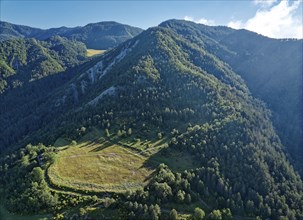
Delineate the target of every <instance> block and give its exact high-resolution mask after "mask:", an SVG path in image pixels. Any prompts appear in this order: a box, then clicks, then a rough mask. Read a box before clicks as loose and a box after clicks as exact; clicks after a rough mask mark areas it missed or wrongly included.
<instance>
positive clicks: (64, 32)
mask: <svg viewBox="0 0 303 220" xmlns="http://www.w3.org/2000/svg"><path fill="white" fill-rule="evenodd" d="M0 30H1V33H0V41H1V40H5V39H9V38H12V37H22V38H36V39H38V40H46V39H48V38H50V37H52V36H55V35H59V36H61V37H66V38H68V39H72V40H78V41H81V42H83V43H85V44H86V46H87V47H88V48H90V49H102V50H104V49H109V48H112V47H114V46H117V45H118V44H119V43H122V42H123V41H125V40H127V39H130V38H131V37H133V36H135V35H137V34H139V33H140V32H142V29H140V28H137V27H132V26H129V25H125V24H120V23H118V22H114V21H103V22H97V23H90V24H87V25H85V26H77V27H59V28H49V29H40V28H32V27H29V26H25V25H16V24H11V23H8V22H4V21H1V22H0Z"/></svg>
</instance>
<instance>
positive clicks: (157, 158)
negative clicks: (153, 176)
mask: <svg viewBox="0 0 303 220" xmlns="http://www.w3.org/2000/svg"><path fill="white" fill-rule="evenodd" d="M161 163H164V164H166V165H167V166H168V167H169V168H170V169H171V170H172V171H173V172H183V171H185V170H190V169H194V168H196V167H197V166H198V165H199V162H198V161H197V159H196V158H195V157H194V156H193V155H191V154H189V153H186V152H181V151H179V150H177V149H173V148H169V147H167V148H163V149H161V150H159V151H158V152H157V153H155V154H153V155H151V156H150V157H149V158H148V159H147V160H146V161H145V162H144V164H143V167H145V168H148V169H156V168H157V167H158V166H159V165H160V164H161Z"/></svg>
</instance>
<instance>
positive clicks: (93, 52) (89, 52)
mask: <svg viewBox="0 0 303 220" xmlns="http://www.w3.org/2000/svg"><path fill="white" fill-rule="evenodd" d="M105 51H106V50H95V49H87V51H86V56H88V57H92V56H95V55H99V54H103V53H104V52H105Z"/></svg>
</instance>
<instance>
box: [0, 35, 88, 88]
mask: <svg viewBox="0 0 303 220" xmlns="http://www.w3.org/2000/svg"><path fill="white" fill-rule="evenodd" d="M0 48H1V49H0V62H1V63H0V93H3V92H4V91H5V90H7V89H12V88H17V87H20V86H22V85H23V84H26V83H29V82H32V81H34V80H38V79H41V78H43V77H45V76H48V75H51V74H55V73H58V72H62V71H64V70H66V68H70V67H73V66H74V65H76V64H79V63H80V62H83V61H84V60H85V59H86V47H85V45H84V44H83V43H80V42H77V41H69V40H67V39H66V38H61V37H58V36H56V37H52V38H49V39H48V40H46V41H37V40H35V39H11V40H6V41H2V42H0Z"/></svg>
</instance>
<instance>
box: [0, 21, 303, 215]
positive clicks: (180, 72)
mask: <svg viewBox="0 0 303 220" xmlns="http://www.w3.org/2000/svg"><path fill="white" fill-rule="evenodd" d="M78 40H79V39H78ZM24 41H29V42H38V43H39V44H41V45H42V46H43V48H46V49H47V50H49V51H52V50H54V51H56V53H55V52H54V53H55V54H57V56H60V53H59V52H58V51H60V49H59V48H66V47H67V46H66V45H68V48H69V49H68V50H63V51H65V52H63V53H62V54H67V55H69V56H66V55H64V56H63V57H64V58H63V57H62V58H59V59H58V63H59V61H60V62H61V63H60V65H61V64H62V65H64V67H63V66H61V67H62V73H58V74H55V75H51V74H49V75H46V76H45V77H44V78H43V79H41V80H29V79H27V80H29V81H32V82H31V83H28V84H26V83H25V84H24V86H21V87H18V88H17V89H14V90H12V91H8V92H7V93H6V94H4V95H1V96H0V99H1V100H2V102H1V103H2V104H1V105H2V106H1V109H3V110H1V116H0V121H1V127H0V132H1V133H2V134H3V137H1V138H0V144H1V146H0V147H1V151H2V157H1V160H0V172H1V175H0V176H1V178H0V184H1V188H3V189H4V190H3V192H2V194H3V195H4V196H3V198H5V205H6V207H7V208H8V209H9V210H10V211H12V212H17V213H28V214H32V213H43V212H51V213H55V215H54V218H55V219H60V218H64V217H63V216H65V217H70V216H73V215H77V216H78V217H80V216H85V215H86V216H88V217H91V218H98V217H99V218H100V216H109V217H110V218H122V219H159V218H160V219H168V218H169V219H178V218H181V217H182V218H185V219H188V218H193V219H233V218H234V219H245V218H254V219H255V218H256V219H302V218H303V212H302V210H303V184H302V178H301V177H300V175H299V174H298V171H301V170H300V165H301V164H302V161H300V160H299V159H300V157H301V156H302V147H301V146H302V145H300V143H302V139H301V136H300V134H301V133H300V132H302V127H300V126H299V125H300V124H299V122H300V120H301V119H302V105H301V103H302V93H300V92H298V91H299V89H302V80H301V81H299V79H300V77H302V66H301V67H300V65H299V64H300V62H299V60H300V56H301V57H302V54H300V53H299V50H298V49H297V48H298V47H299V48H300V47H301V46H302V40H289V41H283V40H274V39H270V38H265V37H262V36H260V35H257V34H255V33H252V32H247V31H243V30H239V31H237V30H233V29H230V28H227V27H209V26H205V25H198V24H194V23H192V22H185V21H177V20H170V21H166V22H164V23H162V24H161V25H160V26H159V27H154V28H150V29H148V30H146V31H143V32H142V33H141V34H139V35H137V36H135V37H133V38H132V39H129V40H127V41H125V42H124V43H122V44H119V45H118V46H117V47H115V48H113V49H111V50H108V51H107V52H106V53H104V54H102V55H100V56H96V57H93V58H90V59H88V58H85V59H84V60H81V59H79V57H81V56H77V54H79V55H81V54H82V55H83V50H82V49H81V47H78V45H82V46H83V47H84V48H85V46H84V45H83V44H82V43H79V42H77V41H70V40H68V39H66V38H61V37H52V38H50V39H49V40H46V41H37V40H33V39H31V40H27V39H21V40H20V39H10V40H8V41H3V42H1V43H2V44H5V45H11V44H9V42H16V43H12V46H11V47H13V46H14V45H20V46H18V48H19V47H20V48H23V47H24V43H23V42H24ZM80 41H81V40H80ZM75 44H76V45H77V46H76V48H78V50H74V49H73V48H74V47H73V46H74V45H75ZM26 45H28V44H26ZM62 45H63V46H62ZM42 46H41V47H42ZM7 47H8V48H10V47H9V46H7ZM39 48H40V47H39ZM256 48H258V50H257V49H256ZM46 49H41V50H43V51H45V50H46ZM281 50H283V51H284V53H285V54H288V53H291V54H293V55H294V57H293V58H290V57H287V56H286V55H285V54H284V53H283V54H281V53H279V51H281ZM20 51H23V49H22V50H20ZM24 51H26V50H24ZM273 52H274V54H273V55H271V56H269V54H272V53H273ZM1 53H3V54H4V55H3V57H4V58H7V56H6V55H5V53H7V50H3V52H1ZM24 54H28V53H25V52H24ZM15 56H17V55H15ZM24 56H25V55H24ZM263 56H264V57H265V58H261V57H263ZM273 56H276V57H273ZM21 57H22V56H21ZM75 57H76V58H77V59H76V58H75ZM24 60H26V59H24ZM52 60H55V59H52ZM274 60H279V64H276V63H275V62H274ZM301 61H302V60H301ZM6 63H7V64H6V66H9V65H11V66H9V67H10V68H11V69H14V68H15V67H14V66H12V64H11V63H9V61H6ZM37 63H40V62H39V61H37ZM70 64H71V65H70ZM69 65H70V66H69ZM276 65H284V66H285V68H287V67H289V68H287V70H286V69H285V68H284V69H283V68H280V66H276ZM6 66H5V65H3V68H6V69H8V67H6ZM25 66H27V65H26V64H25ZM290 67H292V68H290ZM64 68H65V69H64ZM285 71H287V72H288V75H287V76H286V75H285V74H283V73H284V72H285ZM300 71H301V72H300ZM27 73H28V72H27ZM11 74H12V75H15V76H19V75H18V74H17V73H11ZM30 76H32V75H30ZM5 79H6V78H5ZM7 79H9V77H8V78H7ZM265 80H269V81H270V83H266V84H264V83H263V85H262V86H261V84H262V83H261V82H262V81H263V82H264V81H265ZM292 82H294V84H292ZM46 84H47V85H50V87H49V88H48V89H46V90H45V91H44V92H43V91H42V92H41V93H40V92H39V91H40V90H41V88H43V87H44V86H45V85H46ZM290 85H292V86H290ZM29 91H35V92H37V94H35V95H25V94H27V93H28V92H29ZM269 91H270V92H269ZM281 91H285V92H284V93H283V94H282V93H281ZM297 92H298V93H297ZM22 94H23V95H22ZM11 100H14V101H11ZM24 100H26V102H24ZM277 100H280V101H281V102H280V101H277ZM286 100H287V101H288V108H285V107H284V106H283V105H285V102H286ZM5 103H9V104H8V107H5ZM16 106H18V108H16ZM33 109H34V110H35V111H33ZM282 109H283V112H282ZM282 113H284V114H282ZM297 120H299V122H298V121H297ZM286 121H289V122H296V123H291V124H290V125H288V124H287V125H285V122H286ZM282 125H285V126H282ZM16 128H18V129H16ZM291 131H293V132H291ZM291 139H292V140H293V141H292V142H290V141H289V140H291ZM41 143H43V144H41ZM289 155H290V156H289ZM66 160H67V161H69V162H66ZM81 161H82V162H83V163H84V161H85V164H83V165H81V166H80V165H79V163H80V164H81ZM98 164H102V166H104V167H102V168H101V166H99V165H98ZM96 166H97V167H96ZM137 166H138V168H137ZM134 167H136V169H135V168H134ZM75 169H77V172H68V171H75ZM106 169H108V170H115V174H114V175H115V177H111V176H109V175H108V174H107V171H106ZM106 175H107V176H106ZM95 176H98V178H99V179H98V178H95ZM104 176H106V179H104ZM131 177H132V178H131ZM65 178H68V180H67V179H65ZM83 179H84V180H86V181H87V182H83ZM142 179H144V180H143V181H142ZM110 180H111V181H112V182H106V181H110ZM126 180H127V181H128V182H125V181H126ZM139 180H140V181H141V182H138V181H139ZM81 181H82V182H81ZM90 181H91V182H90ZM98 181H99V182H102V183H104V184H103V185H101V186H100V184H98V183H99V182H98ZM105 183H106V184H105ZM125 189H128V190H125ZM0 193H1V192H0ZM33 195H37V196H33ZM66 210H68V211H66Z"/></svg>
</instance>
